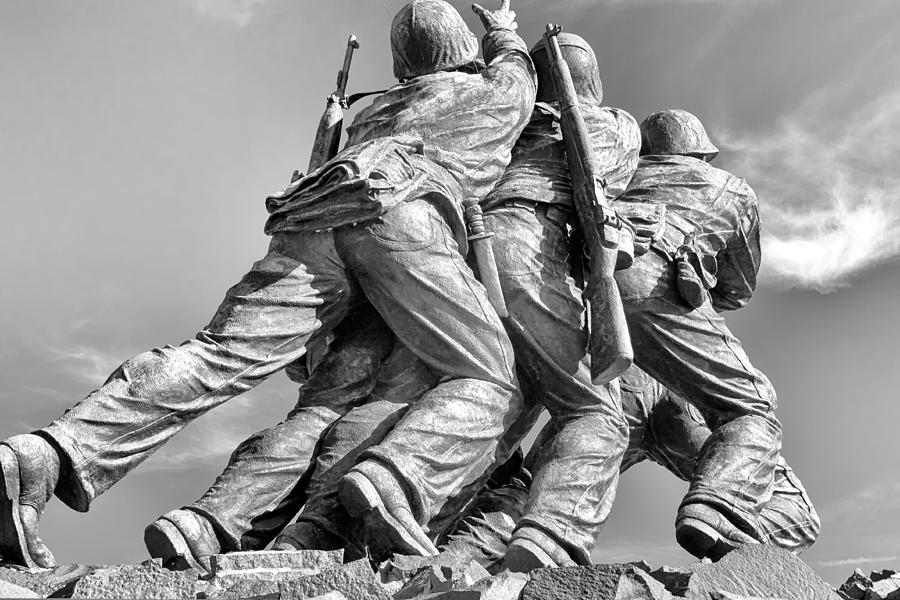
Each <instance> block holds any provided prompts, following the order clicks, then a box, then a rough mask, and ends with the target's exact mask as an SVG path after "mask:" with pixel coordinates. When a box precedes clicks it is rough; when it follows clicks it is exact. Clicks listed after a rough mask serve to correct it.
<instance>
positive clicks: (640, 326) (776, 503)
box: [0, 0, 819, 597]
mask: <svg viewBox="0 0 900 600" xmlns="http://www.w3.org/2000/svg"><path fill="white" fill-rule="evenodd" d="M509 4H510V2H509V0H503V1H502V3H501V6H500V8H499V9H497V10H487V9H485V8H482V7H480V6H478V5H474V6H473V10H474V11H475V12H476V13H477V14H478V16H479V17H480V19H481V21H482V23H483V25H484V27H485V29H486V33H485V35H484V38H483V40H482V45H481V46H482V48H481V49H482V51H483V61H482V60H480V59H479V58H477V55H478V51H479V47H478V42H477V38H476V36H475V35H474V34H473V33H472V32H471V31H470V30H469V29H468V28H467V26H466V25H465V24H464V22H463V20H462V17H461V16H460V14H459V13H458V12H457V11H456V10H455V9H454V8H453V7H452V6H451V5H450V4H448V3H446V2H444V1H442V0H413V1H412V2H411V3H409V4H407V5H406V6H404V7H403V8H402V9H401V10H400V11H399V13H398V14H397V15H396V17H395V18H394V20H393V24H392V26H391V31H390V41H391V47H392V51H393V60H394V65H393V71H394V75H395V77H396V79H397V80H398V83H397V84H396V85H394V86H393V87H391V88H390V89H389V90H387V91H384V92H380V93H379V95H377V96H376V97H375V98H374V101H372V103H371V105H370V106H368V107H367V108H364V109H362V110H361V111H360V112H359V114H358V116H357V117H356V118H355V120H354V121H353V123H352V124H351V125H350V126H349V127H348V128H347V138H348V139H347V142H346V144H345V145H344V147H343V150H340V151H338V150H339V149H338V140H339V138H340V135H341V129H342V127H341V118H342V114H341V107H342V106H343V107H346V106H347V105H348V100H356V98H355V97H350V98H349V99H348V98H347V97H346V95H345V90H346V85H347V75H348V72H349V65H350V58H351V56H352V52H353V48H354V47H356V46H357V44H356V41H355V39H354V38H351V40H350V42H349V45H348V49H347V55H346V58H345V64H344V69H343V70H342V71H341V73H340V75H339V85H338V91H337V92H336V93H335V95H333V96H332V97H331V98H330V99H329V105H328V110H327V111H326V114H325V116H324V117H323V120H322V122H321V123H320V127H319V131H318V134H317V139H316V141H315V144H314V150H313V157H312V160H311V162H310V165H309V173H308V174H307V175H305V176H303V175H301V174H299V173H296V174H295V176H294V179H293V181H292V182H291V184H290V185H289V186H288V187H286V188H285V189H284V190H282V191H281V192H279V193H277V194H275V195H272V196H270V197H269V198H268V199H267V202H266V207H267V209H268V212H269V217H268V221H267V222H266V226H265V231H266V233H268V234H269V235H270V236H271V243H270V246H269V250H268V253H267V254H266V255H265V256H264V257H263V258H262V259H261V260H259V261H257V262H256V263H254V264H253V266H252V268H251V269H250V271H249V272H248V273H247V274H246V275H245V276H244V277H243V278H242V279H241V280H240V281H239V282H238V283H237V284H236V285H234V286H233V287H231V288H230V289H229V290H228V291H227V293H226V295H225V299H224V300H223V301H222V303H221V305H220V306H219V308H218V310H217V311H216V312H215V314H214V315H213V317H212V320H211V321H210V322H209V324H208V325H206V326H205V327H204V328H203V329H201V330H200V332H199V333H198V334H197V335H196V336H195V337H194V338H192V339H190V340H188V341H186V342H184V343H182V344H181V345H179V346H177V347H172V346H166V347H163V348H157V349H154V350H151V351H148V352H145V353H143V354H139V355H137V356H135V357H133V358H130V359H128V360H127V361H125V362H124V363H123V364H122V365H121V366H120V367H119V368H117V369H116V370H115V371H114V372H113V373H112V374H111V375H110V376H109V378H108V379H107V380H106V382H105V383H104V384H103V385H102V386H101V387H100V388H99V389H97V390H95V391H93V392H91V393H90V395H88V396H87V398H85V399H84V400H82V401H81V402H80V403H78V404H76V405H75V406H74V407H73V408H71V409H69V410H67V411H66V412H65V413H64V414H63V415H62V416H60V417H59V418H58V419H57V420H56V421H54V422H52V423H50V424H49V425H48V426H47V427H45V428H43V429H41V430H39V431H35V432H32V433H26V434H22V435H16V436H14V437H11V438H9V439H7V440H5V441H3V442H2V444H0V467H2V484H3V485H2V486H0V555H2V560H3V561H4V562H5V563H7V564H12V565H19V566H21V567H26V568H30V569H46V568H51V567H54V566H55V560H54V557H53V554H52V553H51V551H50V549H49V548H47V546H46V545H45V544H44V543H42V541H41V539H40V537H39V533H38V523H39V520H40V517H41V514H42V512H43V510H44V508H45V505H46V503H47V502H48V500H49V499H50V498H51V496H53V495H54V494H55V495H56V496H57V497H58V498H59V499H60V500H62V501H63V502H64V503H65V504H66V505H68V506H69V507H71V508H73V509H75V510H78V511H87V510H88V509H89V508H90V506H91V503H92V501H93V500H94V498H95V497H97V496H98V495H100V494H102V493H103V492H104V491H106V490H107V489H109V488H110V487H111V486H112V485H113V484H114V483H115V482H117V481H118V480H119V479H121V478H122V477H124V476H125V475H126V474H127V473H128V472H129V471H131V469H133V468H134V467H136V466H137V465H138V464H140V463H141V462H142V461H144V460H145V459H146V458H148V457H149V456H150V455H151V454H152V453H153V452H154V451H156V450H157V449H158V448H160V447H161V446H162V445H163V444H165V443H166V442H167V441H168V440H169V439H170V438H171V437H172V436H174V435H175V434H176V433H178V432H179V431H180V430H181V429H182V428H183V427H184V426H185V425H186V424H187V423H188V422H190V421H191V420H193V419H194V418H196V417H199V416H201V415H202V414H203V413H205V412H206V411H208V410H209V409H211V408H214V407H216V406H218V405H219V404H221V403H223V402H225V401H226V400H228V399H230V398H232V397H234V396H236V395H238V394H240V393H242V392H245V391H247V390H249V389H252V388H253V387H254V386H255V385H257V384H258V383H260V382H261V381H263V380H264V379H266V378H267V377H269V376H271V375H273V374H275V373H277V372H279V371H281V370H286V371H287V372H288V374H289V376H291V378H292V379H294V380H296V381H299V382H301V386H300V393H299V399H298V401H297V404H296V407H295V408H294V409H293V410H292V411H291V412H290V413H289V414H288V416H287V418H286V419H285V420H284V421H283V422H281V423H279V424H277V425H275V426H273V427H272V428H270V429H267V430H264V431H261V432H259V433H257V434H255V435H253V436H252V437H250V438H249V439H247V440H246V441H245V442H243V443H242V444H241V445H240V446H239V447H238V448H237V449H236V450H235V451H234V453H233V455H232V456H231V459H230V461H229V463H228V465H227V467H226V468H225V470H224V471H223V472H222V474H221V475H220V476H219V477H218V479H217V480H216V481H215V483H214V484H213V486H212V487H211V488H210V489H209V490H208V491H207V492H206V493H205V494H204V495H203V496H202V497H201V498H200V499H199V500H197V501H196V502H194V503H193V504H191V505H189V506H185V507H183V508H180V509H176V510H173V511H171V512H169V513H167V514H165V515H163V516H162V517H160V518H159V519H158V520H157V521H156V522H154V523H152V524H151V525H149V526H148V527H147V529H146V532H145V541H146V544H147V548H148V550H149V552H150V555H151V556H153V557H156V558H158V559H161V562H162V564H163V566H164V567H166V568H168V569H172V570H184V569H194V570H195V571H196V572H197V573H200V574H201V575H205V576H207V577H209V575H210V573H211V572H213V571H215V568H216V563H217V562H218V563H221V562H222V560H223V557H227V556H228V554H229V553H234V552H248V551H260V550H264V549H266V548H269V547H271V548H272V549H273V550H275V551H288V553H290V551H297V550H304V551H338V550H340V551H342V552H343V554H342V556H343V560H344V561H347V562H350V561H354V560H356V561H358V560H360V559H365V560H367V561H369V560H370V561H372V564H378V563H381V562H382V561H389V560H390V559H391V557H395V560H397V559H396V557H398V556H403V555H406V556H412V557H422V558H421V559H411V558H410V559H408V561H412V562H410V563H409V564H417V565H426V564H429V563H428V561H429V560H431V559H429V558H428V557H435V556H444V555H453V556H455V557H457V558H458V557H465V558H466V559H467V560H471V561H473V562H475V563H477V564H478V565H480V567H482V568H483V569H484V570H486V573H490V574H496V573H501V572H504V573H507V574H508V572H520V573H528V572H531V571H533V570H535V569H543V568H546V567H550V568H557V567H575V566H585V565H590V563H591V560H590V553H591V549H592V548H593V546H594V544H595V541H596V540H597V538H598V536H600V531H601V528H602V526H603V524H604V522H605V520H606V519H607V516H608V515H609V513H610V510H611V509H612V507H613V501H614V497H615V493H616V487H617V483H618V478H619V474H620V473H621V472H622V471H624V470H626V469H627V468H628V467H630V466H632V465H634V464H636V463H638V462H640V461H642V460H645V459H650V460H653V461H656V462H657V463H659V464H660V465H662V466H664V467H665V468H667V469H668V470H669V471H671V472H672V474H674V475H675V476H677V477H679V478H681V479H683V480H686V481H687V482H689V489H688V492H687V494H686V495H685V497H684V499H683V501H682V502H681V505H680V506H678V507H677V517H676V520H675V537H676V539H677V541H678V543H679V544H680V545H681V546H682V547H684V548H685V549H686V550H687V551H688V552H690V553H691V554H693V555H694V556H696V557H698V558H708V559H711V560H712V561H718V560H719V559H722V558H723V557H725V556H726V555H728V554H729V553H730V552H732V551H736V550H737V551H741V550H744V549H746V548H747V547H764V546H774V547H780V548H781V549H784V550H787V551H789V552H791V553H799V552H800V551H802V550H804V549H805V548H807V547H809V546H810V545H811V544H812V543H813V542H814V541H815V539H816V537H817V535H818V531H819V521H818V517H817V515H816V513H815V510H814V509H813V507H812V505H811V503H810V501H809V498H808V496H807V494H806V492H805V491H804V489H803V487H802V486H801V484H800V482H799V480H798V479H797V477H796V476H795V475H794V474H793V472H792V471H791V469H790V467H789V466H788V464H787V463H786V462H785V460H784V459H783V458H782V457H781V456H780V449H781V426H780V425H779V422H778V419H777V418H776V416H775V413H774V410H775V405H776V398H775V392H774V390H773V388H772V386H771V384H770V383H769V381H768V380H767V379H766V377H765V376H764V375H763V374H762V373H761V372H759V371H758V370H757V369H755V368H754V367H753V365H752V364H751V362H750V359H749V358H748V356H747V354H746V353H745V352H744V350H743V349H742V346H741V344H740V342H739V341H738V340H737V339H736V338H735V337H734V335H732V333H731V332H730V331H729V329H728V326H727V325H726V319H725V318H724V316H723V313H724V312H725V311H729V310H734V309H738V308H741V307H743V306H744V305H746V304H747V303H748V302H749V300H750V298H751V296H752V293H753V290H754V286H755V283H756V274H757V271H758V269H759V266H760V245H759V227H760V224H759V216H758V204H757V199H756V196H755V195H754V193H753V190H752V189H751V188H750V187H749V186H748V184H747V183H746V182H745V181H744V180H742V179H740V178H739V177H737V176H735V175H732V174H730V173H728V172H726V171H723V170H721V169H718V168H715V167H713V166H711V164H710V163H711V161H712V160H713V159H714V158H715V157H716V154H717V149H716V147H715V146H714V145H713V143H712V142H711V141H710V139H709V138H708V137H707V134H706V132H705V130H704V127H703V125H702V124H701V123H700V121H699V120H698V119H697V118H696V117H695V116H693V115H692V114H691V113H689V112H687V111H684V110H662V111H660V112H657V113H654V114H652V115H650V116H649V117H647V118H646V119H644V120H643V122H642V123H641V124H640V125H638V123H637V121H636V120H635V119H634V118H633V117H632V116H631V115H629V114H628V113H627V112H625V111H624V110H621V109H617V108H611V107H607V106H604V105H603V104H602V98H603V90H602V85H601V80H600V76H599V71H598V66H597V60H596V58H595V56H594V53H593V51H592V49H591V46H590V45H589V43H588V42H587V41H586V40H584V39H582V38H580V37H578V36H577V35H574V34H571V33H567V32H561V31H560V28H558V27H553V26H548V28H547V32H546V34H545V35H544V36H543V37H542V38H541V39H540V40H538V41H537V43H536V44H534V45H533V46H532V47H531V50H530V51H529V49H528V46H527V45H526V43H525V42H524V41H523V40H522V39H521V38H520V37H519V36H518V35H517V33H516V20H515V19H516V16H515V12H513V11H512V10H510V6H509ZM632 363H633V364H632ZM544 409H546V410H547V411H548V412H549V415H550V420H549V422H547V424H546V426H544V427H543V429H542V431H540V433H539V434H538V436H537V440H536V442H535V443H534V444H533V446H532V447H531V449H530V451H529V452H527V455H525V454H524V453H523V452H522V450H521V449H520V445H521V443H522V441H523V439H524V437H525V436H526V435H527V434H528V433H529V432H530V431H531V430H532V429H533V428H534V427H535V425H536V423H537V421H538V417H539V416H540V414H541V412H542V411H543V410H544ZM673 508H674V507H673ZM601 540H602V538H601ZM295 554H296V553H295ZM285 556H287V554H286V555H285ZM779 556H780V555H779ZM788 556H789V555H788ZM213 559H216V560H213ZM417 560H418V562H416V561H417ZM401 562H402V561H401ZM367 564H368V563H367ZM563 570H565V569H563ZM232 597H238V596H232ZM298 597H300V596H298ZM404 597H413V595H407V596H404ZM535 597H537V596H535ZM611 597H612V596H611ZM654 597H656V596H654ZM659 597H662V596H659ZM723 597H724V596H723Z"/></svg>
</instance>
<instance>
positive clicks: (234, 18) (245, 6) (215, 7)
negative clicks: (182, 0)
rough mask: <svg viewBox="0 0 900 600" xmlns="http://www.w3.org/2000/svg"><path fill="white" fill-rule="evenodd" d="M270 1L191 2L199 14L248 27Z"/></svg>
mask: <svg viewBox="0 0 900 600" xmlns="http://www.w3.org/2000/svg"><path fill="white" fill-rule="evenodd" d="M268 1H269V0H189V4H190V6H191V7H192V8H193V9H194V10H196V11H197V12H198V13H199V14H201V15H204V16H207V17H211V18H213V19H219V20H221V21H226V22H228V23H231V24H232V25H234V26H236V27H246V26H247V25H249V24H250V22H251V21H253V17H255V16H256V14H257V12H258V11H259V9H260V8H261V7H262V5H263V4H265V3H266V2H268Z"/></svg>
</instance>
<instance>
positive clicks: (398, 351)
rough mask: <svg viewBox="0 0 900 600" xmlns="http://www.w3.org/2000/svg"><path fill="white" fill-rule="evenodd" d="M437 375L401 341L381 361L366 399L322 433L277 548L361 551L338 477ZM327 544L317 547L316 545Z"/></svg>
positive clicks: (362, 539)
mask: <svg viewBox="0 0 900 600" xmlns="http://www.w3.org/2000/svg"><path fill="white" fill-rule="evenodd" d="M438 380H439V378H438V376H437V375H436V374H435V373H434V372H433V371H432V370H431V369H430V368H428V367H427V366H426V365H425V364H424V363H423V362H421V361H420V360H419V359H418V358H416V356H415V355H414V354H413V353H412V352H410V351H409V349H408V348H406V347H405V346H403V345H402V344H397V345H396V347H395V349H394V351H393V352H392V353H391V355H390V356H389V357H388V358H387V360H386V361H385V362H384V364H383V365H382V367H381V369H380V371H379V373H378V380H377V383H376V384H375V389H374V390H373V392H372V394H371V396H370V398H369V399H368V401H367V402H366V403H365V404H363V405H361V406H357V407H355V408H354V409H353V410H351V411H349V412H348V413H347V414H346V415H344V416H343V417H341V418H340V419H339V420H338V421H337V422H335V423H334V425H333V426H332V427H330V428H329V429H328V431H327V432H326V433H325V435H324V437H323V439H322V441H321V444H320V450H319V452H318V453H317V455H316V457H315V465H314V469H313V471H312V475H311V478H310V480H309V484H308V485H307V486H306V490H305V496H306V503H305V504H304V506H303V511H302V512H301V513H300V516H299V517H298V519H297V523H296V524H293V525H289V526H288V527H287V528H286V529H285V530H284V531H283V532H282V534H281V535H280V536H279V537H278V539H277V540H276V545H279V547H285V548H293V549H297V550H301V549H308V550H329V549H333V548H332V546H337V547H340V546H347V547H348V550H345V559H346V558H348V557H349V556H350V555H351V550H350V548H358V549H362V548H364V546H365V537H364V536H363V535H362V532H361V531H360V528H359V524H358V523H357V522H356V521H355V520H354V519H352V518H351V517H350V516H349V515H348V514H347V512H346V510H345V509H344V508H343V506H341V504H340V501H339V500H338V481H339V480H340V478H341V477H343V476H344V475H346V474H347V472H348V471H349V470H350V469H351V468H352V467H353V465H355V464H356V463H357V461H358V460H359V458H360V455H361V454H362V453H363V452H365V451H366V450H368V449H369V448H371V447H372V446H374V445H376V444H378V443H380V442H381V441H382V440H383V439H384V437H385V436H386V435H387V433H388V432H389V431H390V430H391V429H392V428H393V427H394V425H396V424H397V422H398V421H399V420H400V418H401V417H402V416H403V415H404V414H405V413H406V410H407V409H408V408H409V406H410V405H411V404H412V403H414V402H416V401H417V400H418V399H419V398H421V397H422V395H424V394H425V392H427V391H429V390H431V389H432V388H434V386H435V385H437V383H438ZM323 543H324V544H326V545H327V547H323V546H322V544H323Z"/></svg>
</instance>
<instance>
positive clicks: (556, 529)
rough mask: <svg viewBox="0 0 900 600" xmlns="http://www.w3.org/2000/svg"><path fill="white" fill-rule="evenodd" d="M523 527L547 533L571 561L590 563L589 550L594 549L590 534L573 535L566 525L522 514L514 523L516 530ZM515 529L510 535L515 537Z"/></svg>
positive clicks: (586, 564)
mask: <svg viewBox="0 0 900 600" xmlns="http://www.w3.org/2000/svg"><path fill="white" fill-rule="evenodd" d="M524 527H531V528H533V529H537V530H539V531H540V532H542V533H544V534H546V535H548V536H549V537H551V538H552V539H553V541H554V542H556V543H557V544H558V545H559V547H560V548H562V549H563V550H565V551H566V553H567V554H568V555H569V556H570V557H571V559H572V560H573V561H575V562H576V563H578V564H579V565H583V566H588V565H590V564H591V550H593V549H594V538H593V537H591V536H583V535H575V534H574V533H573V532H572V531H571V528H570V527H568V526H560V525H559V524H558V523H553V522H551V521H550V520H547V519H537V518H535V517H529V516H524V517H522V518H521V519H519V522H518V523H517V524H516V531H518V530H519V529H522V528H524ZM515 536H516V534H515V531H514V532H513V535H512V537H513V538H515Z"/></svg>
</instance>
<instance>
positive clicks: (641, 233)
mask: <svg viewBox="0 0 900 600" xmlns="http://www.w3.org/2000/svg"><path fill="white" fill-rule="evenodd" d="M613 207H614V208H615V209H616V213H617V214H618V215H619V218H620V219H622V221H624V222H626V223H628V224H629V225H630V226H631V229H632V231H633V233H634V237H633V242H632V243H633V245H634V256H641V255H642V254H646V252H647V251H648V250H650V246H651V245H653V243H654V242H657V241H658V240H659V239H660V238H661V237H662V235H663V232H664V231H665V229H666V205H665V204H662V203H658V204H657V203H652V204H650V203H646V204H645V203H636V202H635V203H631V202H614V203H613Z"/></svg>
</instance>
